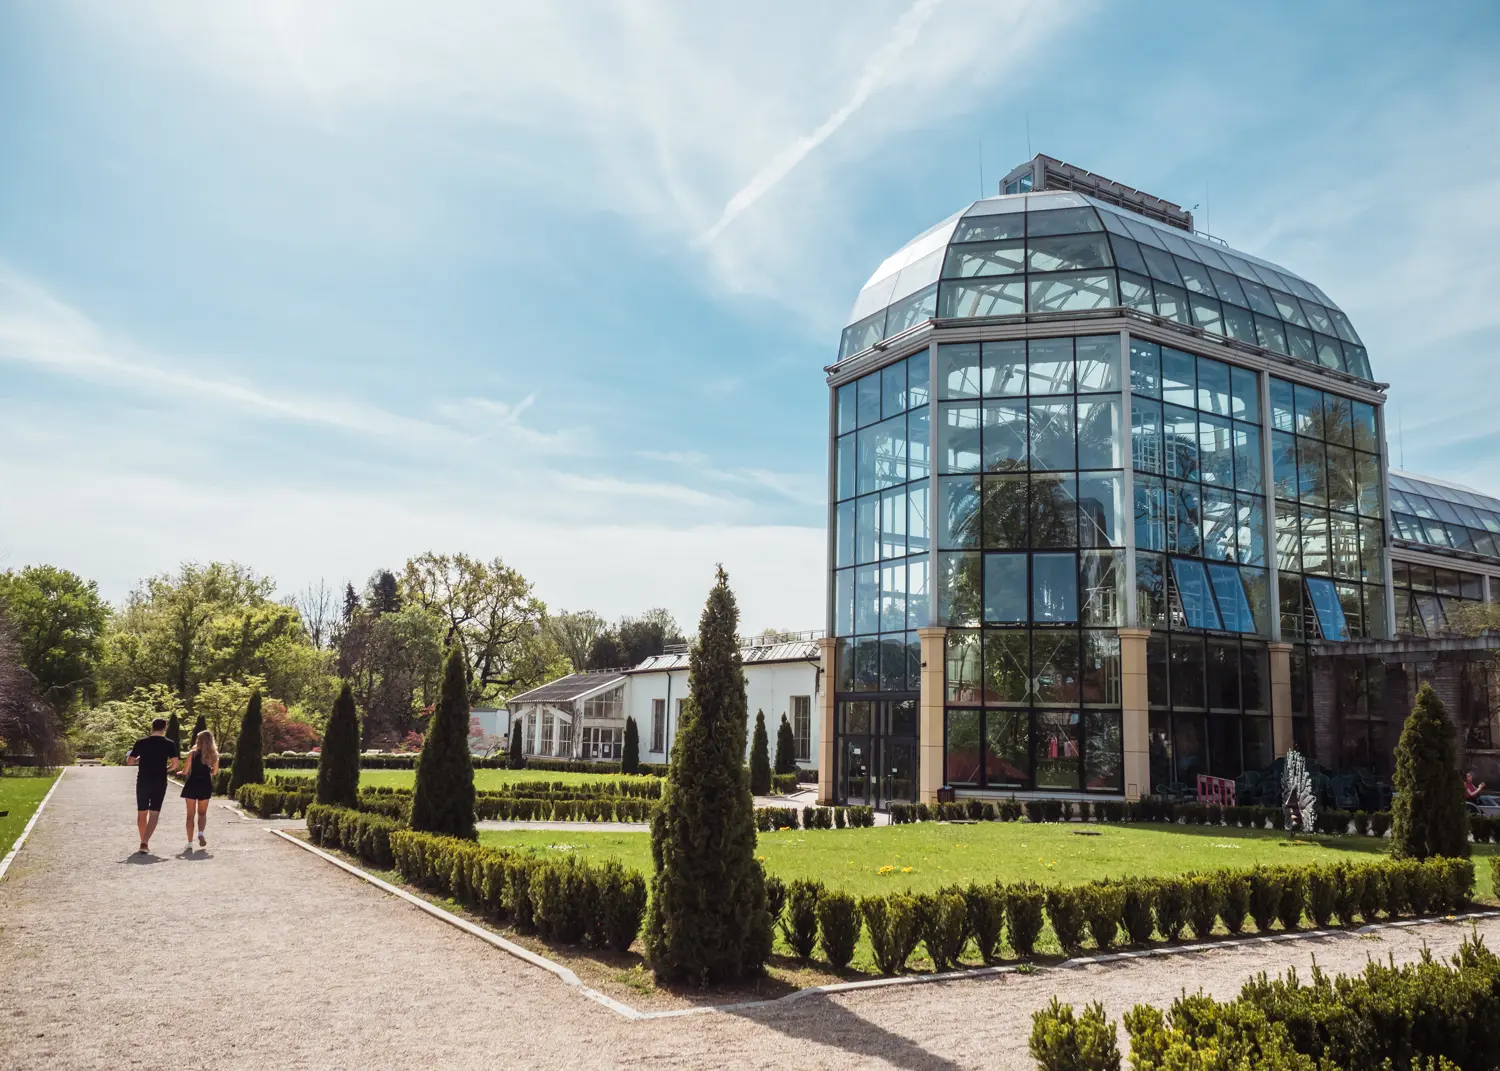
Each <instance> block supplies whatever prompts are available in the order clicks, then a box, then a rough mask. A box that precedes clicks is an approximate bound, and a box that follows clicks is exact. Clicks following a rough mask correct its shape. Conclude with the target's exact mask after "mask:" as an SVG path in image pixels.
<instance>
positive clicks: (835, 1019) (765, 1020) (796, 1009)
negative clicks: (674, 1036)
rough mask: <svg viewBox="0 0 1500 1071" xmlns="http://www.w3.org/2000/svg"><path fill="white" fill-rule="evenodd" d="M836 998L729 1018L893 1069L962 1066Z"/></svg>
mask: <svg viewBox="0 0 1500 1071" xmlns="http://www.w3.org/2000/svg"><path fill="white" fill-rule="evenodd" d="M831 996H833V994H822V993H819V994H815V995H813V996H810V997H808V998H806V999H805V1000H800V1001H798V1002H797V1003H796V1004H795V1005H794V1006H793V1007H792V1008H790V1009H788V1008H784V1007H783V1008H776V1007H769V1008H765V1007H762V1008H735V1009H725V1011H726V1012H727V1014H730V1015H738V1016H739V1017H741V1018H743V1019H748V1020H750V1021H751V1022H754V1023H755V1024H756V1025H758V1026H763V1027H766V1028H768V1029H770V1030H774V1031H776V1032H777V1033H778V1034H783V1035H785V1036H786V1037H789V1038H793V1039H795V1040H797V1041H810V1042H813V1043H815V1044H818V1045H827V1046H830V1047H831V1048H835V1049H838V1050H840V1051H841V1052H847V1053H849V1054H850V1055H851V1056H858V1057H862V1058H863V1059H864V1060H867V1061H868V1060H880V1061H883V1062H887V1063H889V1064H890V1065H891V1066H893V1067H905V1068H915V1069H917V1071H950V1069H953V1071H956V1069H957V1068H959V1067H960V1066H962V1065H960V1064H956V1063H954V1062H953V1061H951V1060H947V1059H944V1058H943V1057H941V1056H938V1055H936V1054H934V1053H931V1052H928V1051H927V1050H926V1049H924V1048H922V1046H920V1045H918V1044H917V1043H916V1042H914V1041H912V1040H910V1039H908V1038H905V1037H902V1036H901V1035H900V1034H893V1033H891V1031H889V1030H885V1029H883V1028H881V1027H879V1026H876V1025H875V1024H874V1023H873V1022H871V1021H870V1020H869V1019H866V1018H864V1017H863V1016H861V1015H859V1014H857V1013H856V1012H854V1011H852V1010H851V1009H849V1008H847V1007H845V1006H844V1005H842V1004H840V1003H838V1002H837V1001H835V1000H830V999H829V998H830V997H831Z"/></svg>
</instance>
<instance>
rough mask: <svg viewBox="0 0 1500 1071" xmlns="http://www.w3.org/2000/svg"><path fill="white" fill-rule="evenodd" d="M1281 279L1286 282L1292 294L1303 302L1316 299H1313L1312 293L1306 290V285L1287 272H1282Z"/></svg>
mask: <svg viewBox="0 0 1500 1071" xmlns="http://www.w3.org/2000/svg"><path fill="white" fill-rule="evenodd" d="M1281 277H1282V278H1283V279H1285V280H1286V285H1287V286H1289V287H1291V290H1292V293H1294V294H1296V295H1297V296H1298V297H1299V298H1302V299H1303V300H1304V301H1316V300H1317V298H1315V297H1313V292H1312V291H1311V290H1310V289H1308V286H1307V284H1306V283H1304V282H1303V281H1302V280H1301V279H1299V278H1297V277H1296V276H1295V275H1292V274H1291V273H1289V272H1282V273H1281Z"/></svg>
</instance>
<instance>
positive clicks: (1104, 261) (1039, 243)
mask: <svg viewBox="0 0 1500 1071" xmlns="http://www.w3.org/2000/svg"><path fill="white" fill-rule="evenodd" d="M1027 251H1028V252H1027V256H1028V264H1027V270H1028V271H1078V270H1080V269H1084V268H1109V267H1113V266H1114V261H1113V259H1112V258H1111V257H1110V255H1109V241H1108V239H1106V238H1105V236H1104V234H1103V232H1102V231H1100V232H1095V233H1093V234H1075V235H1070V236H1068V237H1066V238H1034V239H1032V240H1031V241H1030V242H1029V243H1028V244H1027Z"/></svg>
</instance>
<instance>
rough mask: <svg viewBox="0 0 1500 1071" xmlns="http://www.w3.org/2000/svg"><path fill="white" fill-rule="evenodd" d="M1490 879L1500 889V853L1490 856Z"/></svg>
mask: <svg viewBox="0 0 1500 1071" xmlns="http://www.w3.org/2000/svg"><path fill="white" fill-rule="evenodd" d="M1490 881H1491V883H1492V884H1493V885H1494V887H1495V889H1496V891H1500V855H1492V856H1490Z"/></svg>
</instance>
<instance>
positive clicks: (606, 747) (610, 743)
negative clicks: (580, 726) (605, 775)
mask: <svg viewBox="0 0 1500 1071" xmlns="http://www.w3.org/2000/svg"><path fill="white" fill-rule="evenodd" d="M623 738H624V734H623V732H622V731H621V730H619V729H605V728H602V727H595V726H585V727H584V730H583V757H584V758H586V759H615V760H618V759H619V757H620V751H621V744H622V742H623Z"/></svg>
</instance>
